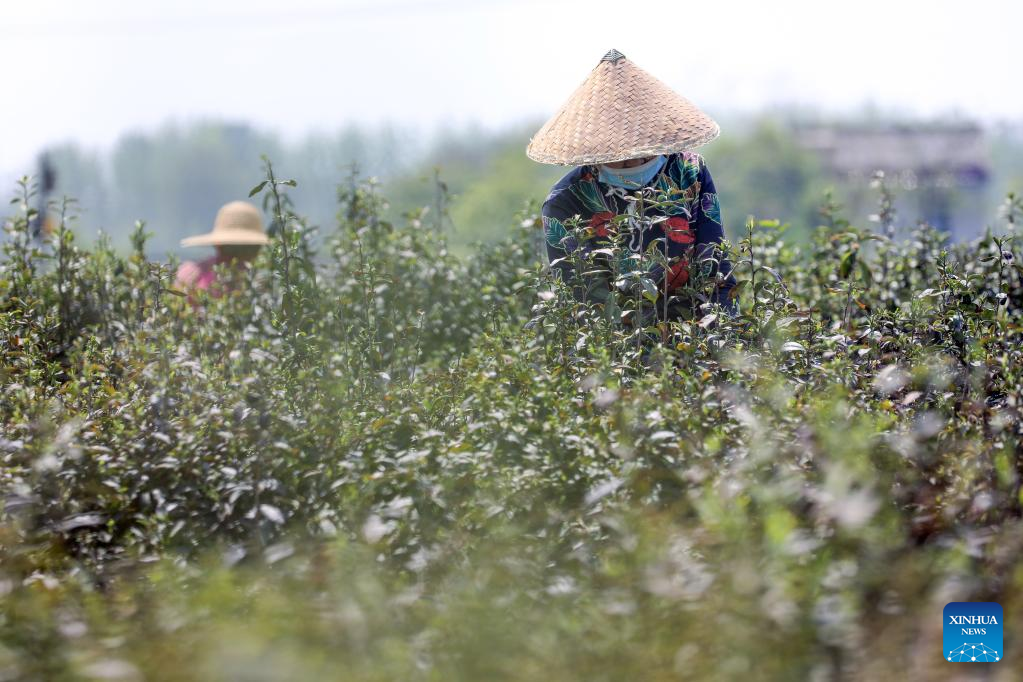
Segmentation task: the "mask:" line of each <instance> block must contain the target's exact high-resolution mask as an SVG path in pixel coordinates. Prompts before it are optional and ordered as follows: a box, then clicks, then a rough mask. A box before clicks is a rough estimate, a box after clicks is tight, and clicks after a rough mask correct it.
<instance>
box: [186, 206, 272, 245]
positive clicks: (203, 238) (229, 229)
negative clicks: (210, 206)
mask: <svg viewBox="0 0 1023 682" xmlns="http://www.w3.org/2000/svg"><path fill="white" fill-rule="evenodd" d="M269 242H270V239H269V238H268V237H267V236H266V232H265V231H264V230H263V218H262V216H260V214H259V209H257V208H256V207H255V206H253V205H252V204H250V203H247V202H244V201H232V202H231V203H229V204H224V205H223V206H222V207H221V208H220V210H219V211H217V218H216V220H214V221H213V230H212V231H211V232H207V233H206V234H200V235H198V236H195V237H188V238H186V239H182V240H181V245H182V246H218V245H228V244H238V245H247V244H248V245H255V244H267V243H269Z"/></svg>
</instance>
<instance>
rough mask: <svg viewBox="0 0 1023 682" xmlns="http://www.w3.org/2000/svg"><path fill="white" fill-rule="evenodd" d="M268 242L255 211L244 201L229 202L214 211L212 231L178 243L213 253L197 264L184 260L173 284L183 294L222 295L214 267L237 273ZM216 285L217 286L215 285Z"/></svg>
mask: <svg viewBox="0 0 1023 682" xmlns="http://www.w3.org/2000/svg"><path fill="white" fill-rule="evenodd" d="M269 241H270V239H269V238H268V237H267V235H266V230H264V229H263V218H262V216H261V215H260V213H259V209H257V208H256V207H255V206H253V205H252V204H250V203H247V202H245V201H232V202H231V203H229V204H225V205H224V206H222V207H221V209H220V210H219V211H217V217H216V219H215V220H214V222H213V229H212V230H211V231H210V232H207V233H206V234H200V235H196V236H194V237H187V238H186V239H182V240H181V245H182V246H212V247H214V249H216V254H215V255H213V256H211V257H210V258H207V259H205V260H201V261H185V262H183V263H182V264H181V265H180V266H179V267H178V273H177V279H176V282H175V285H176V287H177V288H178V289H181V290H184V291H195V290H202V291H208V292H209V293H210V294H212V295H219V294H221V293H223V289H222V285H223V283H222V282H218V278H217V272H216V270H215V268H216V267H217V266H220V267H221V268H230V269H232V270H238V271H241V270H243V269H244V268H245V267H247V266H248V265H249V264H251V263H252V262H253V261H254V260H255V259H256V256H258V255H259V250H260V249H261V248H262V247H263V245H264V244H267V243H268V242H269ZM215 285H217V286H215Z"/></svg>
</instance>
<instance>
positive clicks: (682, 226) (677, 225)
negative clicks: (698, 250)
mask: <svg viewBox="0 0 1023 682" xmlns="http://www.w3.org/2000/svg"><path fill="white" fill-rule="evenodd" d="M662 225H663V227H664V234H666V235H667V236H668V239H670V240H671V241H673V242H678V243H679V244H692V243H693V242H695V241H696V235H695V234H693V230H692V228H691V227H689V221H688V220H686V219H685V218H683V217H681V216H671V217H670V218H668V219H667V220H665V221H664V222H663V223H662Z"/></svg>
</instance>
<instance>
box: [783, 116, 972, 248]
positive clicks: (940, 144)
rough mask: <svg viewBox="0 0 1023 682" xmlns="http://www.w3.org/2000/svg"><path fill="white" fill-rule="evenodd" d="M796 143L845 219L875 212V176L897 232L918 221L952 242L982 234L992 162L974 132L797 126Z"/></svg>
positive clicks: (968, 127) (965, 127)
mask: <svg viewBox="0 0 1023 682" xmlns="http://www.w3.org/2000/svg"><path fill="white" fill-rule="evenodd" d="M796 137H797V139H798V140H799V142H800V144H801V145H803V146H804V147H805V148H807V149H809V150H811V151H813V152H814V153H815V154H816V155H817V157H818V158H819V160H820V162H821V165H822V167H823V168H824V170H825V172H827V173H828V174H830V175H831V176H832V178H833V179H834V182H835V185H836V186H837V187H838V188H839V190H840V193H841V196H842V198H843V199H844V201H845V203H846V206H847V208H848V210H849V214H850V215H867V214H871V213H876V212H877V202H878V193H877V191H876V190H874V189H871V187H870V182H871V179H872V178H873V175H874V172H875V171H877V170H882V171H884V173H885V177H886V180H887V182H888V184H889V186H890V187H891V189H892V190H893V191H894V193H895V199H896V200H895V209H896V212H897V216H898V218H897V224H899V225H901V226H903V227H905V226H907V225H910V226H911V225H914V224H915V223H916V222H917V221H919V220H924V221H926V222H928V223H930V224H931V225H934V226H935V227H937V228H938V229H941V230H944V231H946V232H948V233H949V235H950V237H951V238H952V239H953V240H955V241H962V240H967V239H972V238H974V237H976V236H978V235H980V234H981V233H982V232H983V231H984V228H985V227H986V226H987V222H988V217H989V216H990V214H991V206H992V198H991V197H990V190H991V175H992V172H991V159H990V153H989V147H988V142H987V139H986V137H985V135H984V131H983V130H982V129H981V128H980V127H979V126H977V125H974V124H924V125H891V124H889V125H877V126H871V125H869V124H859V125H846V126H843V125H834V126H800V127H797V128H796Z"/></svg>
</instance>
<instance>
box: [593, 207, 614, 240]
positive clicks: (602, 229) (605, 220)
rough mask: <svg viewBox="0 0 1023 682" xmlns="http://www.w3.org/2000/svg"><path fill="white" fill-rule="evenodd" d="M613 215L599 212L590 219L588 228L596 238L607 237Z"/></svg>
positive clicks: (609, 212)
mask: <svg viewBox="0 0 1023 682" xmlns="http://www.w3.org/2000/svg"><path fill="white" fill-rule="evenodd" d="M614 217H615V214H614V213H612V212H611V211H601V212H600V213H594V214H593V216H592V217H591V218H590V228H591V229H592V230H593V231H594V232H595V233H596V234H597V236H598V237H606V236H607V235H608V229H607V228H608V226H609V225H610V224H611V221H612V220H614Z"/></svg>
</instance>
